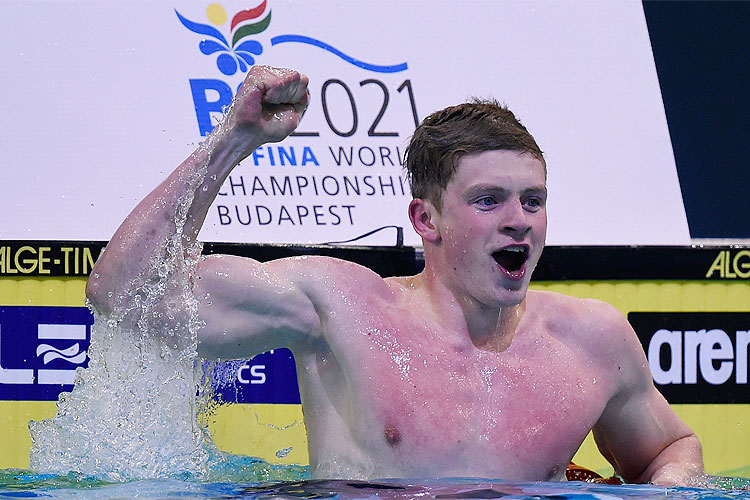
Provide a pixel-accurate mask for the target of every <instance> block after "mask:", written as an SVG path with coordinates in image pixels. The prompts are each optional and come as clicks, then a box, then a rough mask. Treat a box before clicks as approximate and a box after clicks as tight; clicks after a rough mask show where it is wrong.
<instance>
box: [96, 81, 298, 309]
mask: <svg viewBox="0 0 750 500" xmlns="http://www.w3.org/2000/svg"><path fill="white" fill-rule="evenodd" d="M307 99H308V94H307V77H305V76H304V75H300V74H299V73H297V72H295V71H289V70H278V69H274V68H267V67H263V66H254V67H253V68H252V69H251V70H250V72H249V73H248V75H247V77H246V78H245V81H244V82H243V84H242V87H241V88H240V90H239V92H238V93H237V95H236V96H235V98H234V100H233V101H232V105H231V106H230V108H229V110H228V111H227V113H226V114H225V117H224V120H223V121H222V123H221V124H220V125H219V126H217V127H216V129H215V130H214V131H213V132H212V133H211V134H210V136H209V137H208V138H207V139H206V141H204V142H203V143H202V144H201V145H200V146H199V147H198V149H196V151H195V152H194V153H193V154H192V155H190V157H188V158H187V159H186V160H185V161H184V162H182V164H181V165H180V166H179V167H177V169H176V170H175V171H174V172H172V174H170V176H169V177H168V178H167V179H166V180H165V181H164V182H162V183H161V184H160V185H159V186H158V187H157V188H156V189H155V190H153V191H152V192H151V193H150V194H149V195H148V196H147V197H146V198H145V199H144V200H143V201H141V203H139V204H138V206H137V207H136V208H135V209H134V210H133V212H131V214H130V215H129V216H128V217H127V218H126V219H125V221H124V222H123V223H122V224H121V225H120V227H119V228H118V230H117V231H116V232H115V235H114V236H113V237H112V239H111V240H110V243H109V245H108V246H107V249H106V251H105V252H104V254H103V255H102V256H101V257H100V258H99V260H98V262H97V263H96V265H95V266H94V269H93V272H92V275H91V278H90V279H89V282H88V284H87V288H86V295H87V296H88V298H89V300H90V301H91V302H92V303H93V305H94V306H95V307H96V308H97V309H98V310H99V311H100V312H107V311H111V310H112V309H114V307H115V306H116V305H117V304H118V300H122V299H124V300H129V299H128V297H126V295H127V294H126V293H125V292H126V291H127V292H129V291H131V290H133V289H134V288H138V287H139V286H141V285H142V283H145V282H146V281H148V280H150V279H151V277H152V276H156V275H157V274H158V276H159V280H161V281H163V279H164V278H165V277H168V276H165V275H164V272H165V271H164V268H165V267H169V266H160V268H159V269H160V272H159V273H156V272H150V271H151V267H153V266H154V265H156V263H157V262H159V261H160V260H163V259H164V258H165V257H166V258H168V257H170V256H171V258H172V259H177V260H179V259H180V258H181V257H182V255H183V252H185V251H186V250H189V249H190V248H191V246H192V244H193V243H194V242H195V240H196V239H197V236H198V232H199V231H200V229H201V226H202V225H203V222H204V220H205V218H206V214H207V213H208V210H209V208H210V207H211V203H212V202H213V201H214V199H215V198H216V195H217V194H218V192H219V189H220V188H221V185H222V183H223V182H224V180H225V179H226V177H227V176H228V175H229V173H230V172H231V171H232V169H233V168H234V167H235V166H236V165H237V164H238V163H239V162H240V161H241V160H242V159H243V158H245V157H246V156H247V155H249V154H250V153H252V152H253V151H254V150H255V149H256V148H257V147H258V146H260V145H261V144H263V143H265V142H276V141H280V140H283V139H284V138H285V137H286V136H287V135H289V134H290V133H291V132H292V131H293V130H294V129H295V128H296V126H297V124H299V120H300V118H301V117H302V113H303V112H304V110H305V107H306V106H307ZM179 267H180V266H172V271H170V272H177V271H175V269H179ZM146 271H149V272H146ZM167 274H168V273H167Z"/></svg>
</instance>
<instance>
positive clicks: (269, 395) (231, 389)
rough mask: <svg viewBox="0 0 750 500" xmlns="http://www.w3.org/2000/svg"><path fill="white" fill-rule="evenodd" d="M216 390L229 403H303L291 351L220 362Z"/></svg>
mask: <svg viewBox="0 0 750 500" xmlns="http://www.w3.org/2000/svg"><path fill="white" fill-rule="evenodd" d="M214 390H215V391H216V395H217V397H219V398H220V399H221V400H222V401H224V402H227V403H288V404H294V403H297V404H299V403H300V395H299V386H298V384H297V372H296V368H295V364H294V357H293V356H292V352H291V351H290V350H289V349H276V350H274V351H271V352H267V353H264V354H259V355H258V356H255V357H254V358H253V359H252V360H249V361H248V360H243V361H229V362H222V363H218V364H217V365H216V367H215V375H214Z"/></svg>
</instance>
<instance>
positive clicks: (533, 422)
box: [87, 66, 702, 483]
mask: <svg viewBox="0 0 750 500" xmlns="http://www.w3.org/2000/svg"><path fill="white" fill-rule="evenodd" d="M306 85H307V80H306V77H304V76H301V75H299V74H298V73H296V72H292V71H286V70H275V69H271V68H264V67H259V66H256V67H253V69H252V70H251V72H250V73H249V74H248V77H247V78H246V80H245V83H244V84H243V86H242V90H241V91H240V92H239V93H238V96H237V97H236V98H235V102H234V103H233V105H232V108H231V109H230V110H229V112H228V113H227V116H226V117H225V119H224V121H223V122H222V123H221V125H220V126H219V127H217V129H216V130H215V131H214V132H213V133H212V134H211V136H210V137H209V138H208V139H207V141H206V143H205V144H203V145H202V146H201V147H200V148H199V149H198V150H197V151H196V152H195V153H194V154H193V155H191V156H190V157H189V158H188V159H187V160H185V161H184V162H183V163H182V164H181V165H180V166H179V167H178V168H177V169H176V170H175V171H174V172H173V173H172V174H171V175H170V176H169V177H168V178H167V179H166V180H165V181H164V182H163V183H162V184H161V185H160V186H159V187H157V188H156V189H155V190H154V191H153V192H152V193H151V194H149V195H148V196H147V197H146V198H145V199H144V200H143V201H142V202H141V203H140V204H139V205H138V206H137V207H136V208H135V209H134V210H133V212H132V213H131V214H130V215H129V216H128V218H127V219H126V220H125V221H124V222H123V224H122V225H121V226H120V228H119V229H118V230H117V232H116V233H115V235H114V236H113V238H112V240H111V242H110V244H109V245H108V247H107V251H106V252H105V253H104V254H103V256H102V257H101V258H100V259H99V260H98V261H97V263H96V266H95V268H94V271H93V273H92V279H90V280H89V282H88V283H87V296H88V297H89V299H90V300H91V303H92V304H93V305H94V306H95V307H96V308H97V309H98V310H99V311H100V312H104V313H107V312H110V311H112V310H113V309H115V308H117V307H120V306H121V304H118V300H120V299H119V297H126V296H127V294H122V293H121V291H122V290H124V289H126V288H127V287H128V286H131V285H130V283H132V281H133V280H134V279H137V277H138V276H139V274H140V273H143V272H145V270H147V269H148V268H147V266H148V262H149V261H150V259H152V258H153V257H154V256H158V255H160V252H161V251H162V249H163V242H164V241H165V240H166V239H169V238H171V237H172V235H173V234H175V231H176V228H175V224H174V223H173V222H172V221H173V220H174V217H175V211H176V208H175V207H177V206H178V205H179V202H180V200H181V199H184V198H185V197H186V196H187V195H188V193H192V194H193V195H194V197H193V198H190V199H191V203H190V206H189V207H188V211H187V220H186V222H185V226H184V232H183V233H182V236H181V237H182V239H183V240H184V241H185V242H187V243H190V242H191V241H192V240H194V239H195V237H196V236H197V234H198V230H199V229H200V227H201V226H202V224H203V221H204V220H205V216H206V212H207V211H208V209H209V207H210V206H211V203H212V201H213V200H214V198H215V197H216V196H217V194H218V192H219V190H220V188H221V185H222V182H223V181H224V180H225V179H226V178H227V176H228V175H229V173H230V172H231V171H232V169H233V168H234V167H235V166H236V165H237V163H238V162H239V161H240V160H242V158H244V157H246V156H248V155H249V154H250V153H252V151H253V150H254V149H255V148H256V147H258V146H260V145H261V144H263V143H265V142H272V141H278V140H281V139H283V138H284V137H285V136H286V135H288V134H289V133H290V132H291V131H292V130H294V128H295V127H296V126H297V124H298V123H299V120H300V118H301V116H302V113H303V111H304V109H305V106H306V104H307V99H308V95H307V92H306ZM204 168H205V169H206V174H205V177H203V180H202V181H201V182H200V183H199V184H198V185H196V186H193V187H191V183H190V181H189V179H191V178H193V177H194V175H195V172H196V171H200V170H201V169H204ZM409 216H410V219H411V221H412V224H413V225H414V229H415V230H416V231H417V233H418V234H419V235H420V236H421V238H422V240H423V242H424V251H425V270H424V271H423V272H422V273H420V274H419V275H417V276H412V277H402V278H389V279H386V280H383V279H381V278H380V277H379V276H377V275H376V274H374V273H373V272H371V271H370V270H368V269H366V268H363V267H360V266H357V265H355V264H352V263H349V262H343V261H339V260H335V259H330V258H324V257H309V258H295V259H283V260H277V261H272V262H268V263H263V264H261V263H258V262H256V261H253V260H250V259H244V258H239V257H233V256H211V257H206V258H203V259H201V260H200V262H199V263H198V265H197V268H196V269H195V272H194V273H193V274H191V275H190V276H187V278H188V279H189V280H190V281H191V283H193V286H194V291H195V294H196V296H197V297H198V298H199V314H200V320H201V321H203V322H204V324H205V326H204V327H203V328H202V329H201V330H200V331H199V346H198V347H199V352H200V354H201V355H203V356H205V357H208V358H215V359H230V358H248V357H251V356H253V355H255V354H258V353H261V352H264V351H267V350H269V349H273V348H279V347H289V348H291V349H292V351H293V352H294V354H295V359H296V361H297V369H298V374H299V382H300V388H301V393H302V398H303V408H304V413H305V421H306V425H307V431H308V441H309V451H310V460H311V471H312V473H313V475H314V476H316V477H345V478H362V477H367V478H376V477H441V476H443V477H445V476H465V477H466V476H473V477H481V476H486V477H492V478H504V479H519V480H546V479H561V478H563V477H564V469H565V466H566V465H567V464H568V462H569V460H570V458H571V457H572V456H573V454H574V453H575V451H576V450H577V448H578V446H579V445H580V443H581V442H582V441H583V439H584V437H585V436H586V434H587V433H588V432H589V430H591V429H593V430H594V434H595V437H596V439H597V442H598V444H599V447H600V449H601V451H602V453H603V454H604V455H605V457H606V458H607V459H609V460H610V461H611V462H612V463H613V464H614V465H615V467H616V470H617V471H618V472H619V473H620V474H622V475H623V476H625V477H626V478H629V479H633V480H641V481H646V480H653V481H656V482H664V483H678V482H680V481H682V480H683V479H684V478H685V477H689V476H690V475H694V474H696V473H698V472H700V471H702V463H701V460H700V444H699V443H698V442H697V439H696V438H695V435H694V434H693V433H692V432H691V431H690V429H689V428H687V426H685V425H684V424H683V423H682V422H681V421H680V420H679V419H678V418H677V417H676V416H675V415H674V413H673V412H672V410H671V409H670V408H669V405H668V404H667V403H666V401H664V399H663V398H662V397H661V396H660V395H659V393H658V392H657V391H656V389H654V386H653V384H652V382H651V377H650V374H649V372H648V368H647V363H646V359H645V356H644V354H643V351H642V349H641V347H640V343H639V341H638V339H637V338H636V336H635V334H634V333H633V331H632V329H631V328H630V326H629V325H628V324H627V321H626V320H625V319H624V317H623V316H622V315H621V314H620V313H619V312H617V311H616V310H615V309H614V308H613V307H611V306H609V305H607V304H604V303H601V302H598V301H592V300H580V299H574V298H571V297H565V296H562V295H559V294H553V293H543V292H533V291H531V292H527V288H528V284H529V280H530V277H531V272H532V270H533V268H534V266H535V265H536V263H537V261H538V258H539V256H540V254H541V252H542V248H543V245H544V237H545V233H546V187H545V173H544V169H543V168H542V165H541V163H540V162H539V161H538V160H537V159H535V158H533V157H531V156H529V155H527V154H519V153H518V152H515V151H488V152H485V153H480V154H476V155H469V156H464V157H463V158H461V159H460V161H459V164H458V168H457V171H456V173H455V174H454V177H453V178H452V179H451V181H450V182H449V183H448V185H447V187H446V190H445V191H444V192H443V197H442V200H441V202H440V203H439V204H438V203H437V202H433V201H429V200H420V199H416V200H413V201H412V202H411V204H410V206H409ZM170 300H171V298H170V297H169V296H168V297H165V300H164V309H165V316H169V315H170V314H171V312H170V309H169V308H170V304H171V302H170ZM128 321H137V318H135V317H134V318H130V317H125V318H124V320H123V322H125V323H126V322H128Z"/></svg>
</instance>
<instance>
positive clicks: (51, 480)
mask: <svg viewBox="0 0 750 500" xmlns="http://www.w3.org/2000/svg"><path fill="white" fill-rule="evenodd" d="M256 465H259V464H257V463H256ZM252 469H253V468H252V467H249V468H248V469H247V470H245V471H244V474H250V475H252V473H253V472H254V473H255V474H258V475H263V474H268V473H269V472H270V473H271V474H274V473H275V474H280V475H281V476H283V475H285V474H290V475H294V474H299V473H300V472H301V471H300V470H299V469H293V470H287V471H284V470H279V469H275V470H274V471H270V470H269V469H268V468H267V467H265V466H262V465H259V467H258V468H257V469H255V470H254V471H253V470H252ZM240 476H241V474H240ZM711 483H712V484H711V485H710V486H712V487H711V488H677V487H670V488H664V487H658V486H652V485H625V486H609V485H600V484H591V483H581V482H568V483H549V482H535V483H521V482H511V481H494V480H487V479H420V480H413V479H409V480H406V479H397V480H379V481H372V482H370V481H347V480H299V479H298V480H287V481H278V480H270V481H268V480H267V481H259V480H252V479H249V478H248V477H245V478H243V479H239V480H236V481H232V480H230V478H228V477H224V478H223V479H220V478H216V480H214V481H210V482H197V481H190V480H188V479H155V480H141V481H131V482H124V483H109V482H105V481H101V480H99V479H96V478H94V477H87V476H80V475H76V474H72V473H71V474H68V475H65V476H57V475H45V474H34V473H32V472H29V471H22V470H4V471H0V498H5V497H9V498H10V497H12V498H19V497H22V498H35V497H42V498H56V499H57V498H59V499H66V498H75V499H82V500H95V499H104V498H107V499H110V498H146V499H152V498H153V499H156V498H159V499H172V498H174V499H180V500H188V499H193V498H195V499H212V498H215V499H232V498H243V499H248V500H251V499H259V500H261V499H262V500H272V499H273V500H282V499H323V498H330V499H340V500H354V499H363V500H364V499H393V500H402V499H403V500H406V499H415V498H419V499H425V500H427V499H451V498H457V499H474V498H477V499H479V498H481V499H486V498H505V499H507V500H515V499H519V500H520V499H530V500H542V499H549V500H595V499H597V500H612V499H618V498H619V499H626V500H630V499H633V500H636V499H644V500H657V499H663V498H665V497H669V498H674V499H678V500H683V499H684V500H719V499H737V500H740V499H743V500H744V499H750V479H742V478H714V479H713V480H712V481H711ZM707 486H709V485H707Z"/></svg>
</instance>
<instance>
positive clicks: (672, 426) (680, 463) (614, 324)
mask: <svg viewBox="0 0 750 500" xmlns="http://www.w3.org/2000/svg"><path fill="white" fill-rule="evenodd" d="M612 309H614V308H612ZM608 316H609V318H607V320H605V322H606V324H607V325H609V327H610V328H609V331H610V332H611V337H610V336H608V338H609V339H610V348H611V349H610V352H609V353H607V355H606V357H607V358H608V359H609V361H611V366H612V369H616V370H618V374H617V377H618V380H619V387H618V390H617V391H616V393H615V394H614V397H613V398H612V399H611V400H610V401H609V403H608V404H607V406H606V408H605V410H604V413H603V414H602V416H601V418H600V419H599V421H598V422H597V424H596V426H595V427H594V438H595V440H596V443H597V445H598V447H599V450H600V451H601V452H602V454H603V455H604V456H605V458H607V460H609V461H610V463H612V465H613V466H614V467H615V471H616V472H617V473H618V474H620V475H621V476H622V477H623V478H624V479H625V480H627V481H630V482H641V483H645V482H651V483H654V484H662V485H683V486H684V485H689V484H690V483H691V481H692V480H694V479H697V478H699V476H701V475H703V474H705V471H704V468H703V457H702V450H701V445H700V442H699V440H698V437H697V436H696V435H695V433H693V431H692V430H691V429H690V428H689V427H688V426H687V425H686V424H685V423H684V422H683V421H682V420H680V418H679V417H678V416H677V415H676V414H675V413H674V411H673V410H672V409H671V407H670V406H669V403H667V401H666V400H665V399H664V397H663V396H662V395H661V394H660V393H659V391H657V390H656V388H655V387H654V384H653V382H652V379H651V373H650V370H649V368H648V361H647V359H646V356H645V354H644V353H643V349H642V348H641V345H640V342H639V341H638V338H637V336H636V334H635V332H634V331H633V329H632V327H631V326H630V325H629V324H628V322H627V320H626V319H625V318H624V317H623V316H622V315H621V314H619V312H616V311H615V312H610V313H609V314H608Z"/></svg>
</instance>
